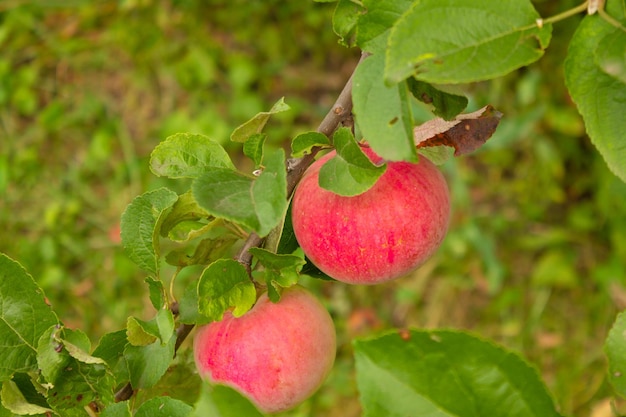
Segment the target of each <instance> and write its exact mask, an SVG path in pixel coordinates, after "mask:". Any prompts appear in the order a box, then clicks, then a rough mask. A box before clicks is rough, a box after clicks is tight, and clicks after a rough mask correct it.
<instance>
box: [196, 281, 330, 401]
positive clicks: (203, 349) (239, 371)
mask: <svg viewBox="0 0 626 417" xmlns="http://www.w3.org/2000/svg"><path fill="white" fill-rule="evenodd" d="M335 352H336V335H335V326H334V323H333V321H332V319H331V317H330V314H329V313H328V311H327V310H326V309H325V308H324V306H323V305H322V304H321V303H320V301H319V300H317V298H315V297H314V296H313V295H312V294H311V293H310V292H309V291H308V290H306V289H304V288H303V287H300V286H294V287H291V288H288V289H286V290H285V291H284V292H283V294H282V297H281V299H280V301H279V302H277V303H273V302H271V301H270V299H269V298H268V296H267V293H264V294H263V295H261V296H260V297H259V299H258V300H257V302H256V304H255V305H254V307H252V309H251V310H250V311H248V312H247V313H245V314H244V315H242V316H241V317H238V318H236V317H234V316H233V315H232V314H231V313H230V312H227V313H226V314H225V315H224V318H223V319H222V320H221V321H219V322H213V323H210V324H207V325H205V326H203V327H201V328H200V329H198V332H197V334H196V336H195V338H194V356H195V362H196V367H197V369H198V372H199V374H200V376H201V377H203V378H204V379H207V380H208V381H209V382H210V383H213V384H222V385H227V386H230V387H232V388H234V389H236V390H237V391H239V392H240V393H241V394H243V395H244V396H246V397H247V398H249V399H250V401H252V403H253V404H254V405H255V406H256V407H257V408H258V409H259V410H261V411H263V412H265V413H276V412H281V411H285V410H289V409H291V408H293V407H295V406H297V405H298V404H300V403H301V402H303V401H304V400H306V399H307V398H309V397H310V396H311V395H312V394H313V393H314V392H315V391H317V389H318V388H319V387H320V385H321V384H322V382H323V381H324V380H325V379H326V377H327V376H328V373H329V372H330V370H331V368H332V366H333V363H334V361H335Z"/></svg>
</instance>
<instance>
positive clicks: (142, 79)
mask: <svg viewBox="0 0 626 417" xmlns="http://www.w3.org/2000/svg"><path fill="white" fill-rule="evenodd" d="M535 4H536V6H537V8H538V10H539V11H540V13H541V14H542V16H546V17H547V16H550V15H554V14H556V13H558V12H561V11H563V10H565V9H568V8H571V7H573V6H575V5H576V2H573V1H569V0H560V1H548V0H546V1H537V2H535ZM332 9H333V7H332V5H324V4H318V3H313V2H311V1H299V2H285V1H279V0H266V1H263V2H251V1H243V0H230V1H225V0H224V1H222V0H209V1H201V0H164V1H160V0H127V1H122V0H120V1H113V0H103V1H85V0H65V1H62V0H42V1H20V0H2V1H0V197H1V198H0V251H1V252H5V253H6V254H8V255H9V256H11V257H12V258H14V259H16V260H18V261H19V262H21V263H22V264H23V265H24V266H25V267H26V268H27V269H28V270H29V271H30V273H31V274H32V275H33V277H34V278H35V279H36V280H37V282H38V283H39V284H40V285H41V286H42V287H43V288H44V290H45V292H46V295H47V297H48V299H49V300H50V302H51V304H52V305H53V307H54V309H55V310H56V311H57V312H58V314H59V316H60V317H61V319H62V320H63V321H64V322H65V323H66V324H67V325H68V327H78V328H82V329H83V330H85V331H86V332H87V333H88V334H89V335H90V337H91V338H92V342H94V343H96V342H97V340H98V339H99V337H101V336H102V335H103V334H104V333H106V332H109V331H113V330H118V329H121V328H123V327H124V326H125V322H126V318H127V317H128V316H129V315H131V314H132V315H136V316H140V317H142V316H145V317H150V316H151V314H152V313H151V307H150V303H149V300H148V296H147V290H146V287H145V284H144V283H143V280H144V279H145V275H144V274H143V273H142V272H141V271H140V270H138V269H137V268H136V267H135V266H134V265H133V264H132V263H131V262H130V261H129V260H128V259H127V258H126V256H125V255H124V253H123V250H122V249H121V246H120V243H119V219H120V215H121V213H122V212H123V210H124V208H125V207H126V205H127V204H128V203H129V202H130V201H131V200H132V199H133V198H134V197H135V196H137V195H139V194H141V193H143V192H144V191H147V190H149V189H153V188H156V187H159V186H163V185H168V186H171V187H173V188H174V189H175V190H176V187H178V185H177V184H175V183H170V182H168V181H165V180H163V179H159V178H157V177H155V176H153V175H152V174H151V173H150V171H149V169H148V158H149V154H150V151H151V150H152V149H153V148H154V147H155V146H156V145H157V144H158V143H159V142H160V141H161V140H163V139H165V138H166V137H167V136H168V135H170V134H173V133H177V132H195V133H203V134H206V135H208V136H211V137H212V138H214V139H216V140H219V141H220V142H222V143H223V144H224V145H225V146H226V147H227V149H229V150H230V151H231V152H232V155H233V159H234V160H235V161H239V163H242V164H243V163H244V162H242V157H241V153H240V150H239V148H238V147H237V146H235V145H234V144H230V143H229V142H228V138H229V135H230V132H231V131H232V129H234V128H235V127H236V126H238V125H239V124H240V123H242V122H244V121H245V120H247V119H248V118H250V117H252V116H253V115H254V114H256V113H257V112H259V111H264V110H268V109H269V108H270V107H271V105H272V104H273V103H274V102H275V101H276V100H278V99H279V98H280V97H283V96H284V97H285V98H286V101H287V103H288V104H290V105H291V107H292V110H291V111H290V112H287V113H282V114H280V115H279V116H277V117H276V118H275V119H273V121H272V122H271V124H270V126H269V133H270V138H271V140H272V144H273V145H274V146H280V145H285V144H287V143H288V140H289V138H290V137H293V136H294V134H296V133H299V132H303V131H308V130H314V129H315V128H316V127H317V124H318V123H319V122H320V121H321V119H322V117H323V116H324V115H325V114H326V112H327V111H328V110H329V108H330V106H331V105H332V103H333V102H334V100H335V97H336V95H337V94H338V93H339V91H340V90H341V88H342V86H343V85H344V83H345V82H346V80H347V78H348V77H349V75H350V73H351V72H352V70H353V68H354V65H355V63H356V61H357V59H358V56H359V52H358V51H356V50H348V49H346V48H343V47H342V46H340V45H339V44H338V42H337V38H336V36H335V35H334V33H333V32H332V26H331V16H332ZM578 19H579V17H575V18H571V19H569V20H567V21H564V22H561V23H557V24H556V25H555V27H554V34H553V40H552V43H551V46H550V48H549V50H548V52H547V54H546V56H545V57H544V58H543V59H542V60H541V61H539V62H538V63H536V64H534V65H532V66H530V67H528V68H524V69H522V70H520V71H517V72H515V73H513V74H510V75H508V76H506V77H504V78H501V79H498V80H495V81H493V82H487V83H480V84H476V85H471V86H461V87H459V88H458V90H459V91H461V92H464V93H465V94H467V95H468V96H469V97H470V101H471V103H472V104H471V106H472V108H470V109H468V110H474V109H476V108H479V107H482V106H483V105H485V104H488V103H490V104H492V105H494V106H495V107H496V108H498V109H499V110H500V111H502V112H503V113H504V119H503V121H502V123H501V126H500V127H499V129H498V132H497V133H496V135H495V136H494V137H493V138H492V139H491V140H490V141H489V142H488V143H487V145H486V146H485V147H484V148H483V149H481V150H480V151H479V152H477V153H475V154H473V155H471V156H466V157H463V158H460V159H457V160H453V161H450V162H448V163H446V164H445V165H444V166H443V167H442V169H443V170H444V172H445V174H446V176H447V178H448V180H449V184H450V187H451V190H452V193H453V204H454V212H453V220H452V224H451V226H450V232H449V234H448V237H447V238H446V241H445V243H444V245H443V247H442V248H441V250H440V251H439V252H438V254H437V255H436V256H435V258H434V259H433V260H432V261H430V262H429V263H428V264H427V265H425V266H424V267H423V268H421V269H420V270H418V271H417V272H416V273H415V274H413V275H412V276H410V277H406V278H404V279H401V280H398V281H395V282H394V283H391V284H386V285H382V286H378V287H349V286H345V285H343V284H341V285H339V284H334V283H328V282H319V281H307V282H306V284H307V285H308V286H309V287H311V288H313V289H314V290H315V291H317V292H318V294H320V296H321V297H322V298H323V299H324V301H325V302H326V304H327V306H328V308H329V309H330V310H331V312H332V314H333V315H334V316H335V318H336V323H337V327H338V332H339V341H340V355H339V358H338V362H337V366H336V368H335V371H334V372H333V374H332V376H331V378H330V380H329V381H328V383H327V384H326V385H325V387H324V388H323V389H322V390H321V392H320V393H319V395H317V396H316V397H315V400H313V401H311V402H309V403H307V404H305V405H304V406H303V407H301V408H300V409H299V410H298V411H297V412H294V413H292V414H290V415H302V416H305V415H312V416H318V415H325V416H339V415H341V416H358V415H360V410H359V406H358V398H357V394H356V391H355V386H354V381H353V375H352V373H353V363H352V358H351V347H350V340H351V339H352V338H354V337H358V336H363V335H368V334H372V332H374V331H377V330H382V329H388V328H392V327H407V326H418V327H426V328H431V327H450V328H461V329H468V330H471V331H473V332H475V333H477V334H480V335H482V336H484V337H487V338H490V339H493V340H495V341H497V342H499V343H502V344H503V345H505V346H506V347H508V348H511V349H513V350H515V351H518V352H520V353H521V354H522V355H523V356H524V357H526V358H527V359H528V360H529V361H531V362H532V363H533V364H535V365H536V366H537V368H538V369H539V371H540V372H541V374H542V375H543V377H544V380H545V381H546V384H547V385H548V387H549V389H550V391H551V392H552V393H553V394H554V397H555V398H556V401H557V403H558V405H559V407H560V409H561V410H562V412H563V413H564V414H566V415H575V416H588V415H590V414H592V413H596V414H593V415H594V416H595V417H602V416H608V415H610V414H608V413H607V412H606V410H607V405H608V402H607V399H608V398H610V397H611V395H612V394H611V389H610V387H609V386H608V383H607V382H606V379H605V373H606V361H605V358H604V355H603V352H602V345H603V342H604V339H605V337H606V334H607V332H608V329H609V327H610V325H611V324H612V321H613V320H614V317H615V314H616V312H617V311H620V310H622V309H624V308H625V307H626V185H624V184H623V183H621V182H620V181H619V180H618V179H617V178H616V177H615V176H613V175H612V174H611V173H610V172H609V171H608V169H607V167H606V165H605V164H604V162H603V160H602V159H601V157H600V156H599V155H598V154H597V152H596V151H595V150H594V148H593V147H592V145H591V144H590V142H589V139H588V138H587V137H586V136H585V133H584V126H583V124H582V121H581V118H580V117H579V116H578V114H577V112H576V109H575V107H574V105H573V103H572V102H571V101H570V99H569V97H568V94H567V91H566V90H565V87H564V83H563V73H562V67H563V60H564V58H565V54H566V51H567V44H568V42H569V39H570V37H571V36H572V34H573V31H574V30H575V28H576V25H577V23H578V21H579V20H578ZM419 117H421V118H423V119H424V120H425V119H426V118H428V117H430V115H429V113H428V111H427V110H424V112H423V113H421V114H419ZM619 405H620V404H618V406H619Z"/></svg>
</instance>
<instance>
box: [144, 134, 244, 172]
mask: <svg viewBox="0 0 626 417" xmlns="http://www.w3.org/2000/svg"><path fill="white" fill-rule="evenodd" d="M209 167H220V168H231V169H232V168H234V165H233V163H232V161H231V160H230V157H229V156H228V153H226V151H225V150H224V148H222V145H220V144H219V143H218V142H216V141H214V140H213V139H211V138H209V137H207V136H204V135H199V134H192V133H177V134H175V135H173V136H170V137H168V138H167V139H165V140H164V141H163V142H161V143H160V144H159V145H157V147H156V148H154V150H153V151H152V153H151V154H150V169H151V170H152V172H153V173H154V174H155V175H157V176H160V177H169V178H195V177H197V176H198V175H200V174H201V173H203V172H204V171H205V170H206V169H207V168H209Z"/></svg>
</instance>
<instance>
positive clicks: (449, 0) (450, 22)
mask: <svg viewBox="0 0 626 417" xmlns="http://www.w3.org/2000/svg"><path fill="white" fill-rule="evenodd" d="M539 18H540V16H539V14H538V13H537V11H536V10H535V9H534V7H533V5H532V3H531V2H530V1H529V0H516V1H489V2H481V1H475V0H421V1H417V2H414V3H413V6H412V7H411V8H410V9H409V11H407V12H406V13H405V14H404V15H403V16H402V17H401V18H400V19H398V21H397V22H396V24H395V25H394V27H393V28H392V29H391V32H390V34H389V40H388V50H387V61H386V66H385V79H386V80H387V81H388V82H389V83H397V82H400V81H402V80H404V79H406V78H407V77H409V76H412V75H415V76H416V77H417V78H418V79H420V80H422V81H426V82H430V83H439V84H447V83H469V82H474V81H480V80H488V79H492V78H496V77H499V76H503V75H505V74H507V73H509V72H511V71H513V70H515V69H517V68H520V67H523V66H525V65H528V64H530V63H532V62H534V61H536V60H538V59H539V58H541V56H542V55H543V53H544V50H545V49H546V48H547V46H548V44H549V42H550V37H551V31H552V26H551V25H550V24H545V25H543V26H542V27H541V28H540V27H538V26H537V24H536V21H537V19H539ZM442 28H445V30H442Z"/></svg>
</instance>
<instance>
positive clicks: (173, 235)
mask: <svg viewBox="0 0 626 417" xmlns="http://www.w3.org/2000/svg"><path fill="white" fill-rule="evenodd" d="M210 217H211V215H210V214H209V213H208V212H207V211H206V210H204V209H203V208H202V207H200V206H199V205H198V202H197V201H196V199H195V198H194V197H193V193H192V192H191V191H188V192H186V193H184V194H181V195H179V196H178V199H177V200H176V202H175V203H174V205H173V206H172V209H171V210H170V211H169V212H168V213H167V216H166V217H165V218H164V219H163V223H162V224H161V236H163V237H168V238H170V239H171V240H174V241H176V242H186V241H188V240H190V239H193V238H195V237H197V235H198V234H199V233H202V232H203V230H202V229H203V228H205V227H207V224H206V220H207V219H209V218H210ZM201 221H205V222H204V223H203V222H201ZM181 224H183V225H184V227H180V225H181ZM190 224H191V225H193V226H189V225H190ZM209 224H210V223H209Z"/></svg>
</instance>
